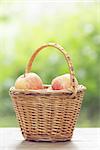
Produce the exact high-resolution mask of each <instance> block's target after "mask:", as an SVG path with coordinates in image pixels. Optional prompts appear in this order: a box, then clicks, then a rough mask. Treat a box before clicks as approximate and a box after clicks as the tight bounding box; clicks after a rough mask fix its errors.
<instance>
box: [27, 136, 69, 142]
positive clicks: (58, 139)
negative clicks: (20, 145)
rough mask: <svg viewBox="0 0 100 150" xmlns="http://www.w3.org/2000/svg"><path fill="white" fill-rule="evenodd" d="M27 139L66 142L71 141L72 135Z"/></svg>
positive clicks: (28, 139)
mask: <svg viewBox="0 0 100 150" xmlns="http://www.w3.org/2000/svg"><path fill="white" fill-rule="evenodd" d="M24 138H25V140H26V141H33V142H66V141H70V140H71V138H72V136H71V137H61V138H60V137H59V138H58V137H53V138H50V137H25V136H24Z"/></svg>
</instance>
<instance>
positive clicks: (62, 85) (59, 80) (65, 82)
mask: <svg viewBox="0 0 100 150" xmlns="http://www.w3.org/2000/svg"><path fill="white" fill-rule="evenodd" d="M51 85H52V89H53V90H62V89H69V88H71V82H70V74H64V75H61V76H58V77H56V78H55V79H53V80H52V83H51ZM75 85H76V86H78V81H77V79H76V78H75Z"/></svg>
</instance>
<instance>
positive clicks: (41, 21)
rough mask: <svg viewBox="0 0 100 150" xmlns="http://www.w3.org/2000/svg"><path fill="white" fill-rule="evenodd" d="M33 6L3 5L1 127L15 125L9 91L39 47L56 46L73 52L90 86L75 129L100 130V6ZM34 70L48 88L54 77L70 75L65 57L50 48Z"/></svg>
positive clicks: (81, 80) (82, 81) (84, 81)
mask: <svg viewBox="0 0 100 150" xmlns="http://www.w3.org/2000/svg"><path fill="white" fill-rule="evenodd" d="M28 4H29V3H28ZM31 5H32V4H29V5H28V6H27V4H26V5H25V6H23V4H21V3H16V5H15V4H13V2H12V3H8V4H6V5H5V4H4V3H1V5H0V12H1V13H0V68H1V69H0V126H4V127H5V126H17V122H16V119H15V113H14V111H13V108H12V104H11V100H10V97H9V94H8V90H9V88H10V87H11V86H12V85H14V82H15V80H16V78H17V77H18V76H19V75H20V74H23V73H24V69H25V66H26V63H27V61H28V59H29V57H30V56H31V54H32V53H33V52H34V50H35V49H36V48H37V47H39V46H40V45H41V44H44V43H46V42H57V43H59V44H61V45H62V46H63V47H64V48H65V49H66V51H68V52H69V53H70V55H71V58H72V60H73V64H74V68H75V73H76V77H77V79H78V81H79V83H80V84H83V85H85V86H86V87H87V91H86V94H85V98H84V101H83V106H82V109H81V114H80V118H79V121H78V124H77V126H81V127H98V126H99V124H100V121H99V117H100V26H99V23H100V20H99V15H98V14H99V5H98V4H96V3H94V4H92V5H90V6H87V5H86V6H85V5H83V4H80V3H79V4H75V5H73V7H72V6H70V5H69V4H63V3H62V5H61V4H59V5H58V4H54V5H52V4H51V3H50V4H48V3H44V4H39V3H37V4H35V3H34V4H33V6H34V7H33V8H32V6H31ZM34 8H35V10H33V9H34ZM38 8H39V9H38ZM69 8H70V9H69ZM30 14H31V15H30ZM32 71H33V72H36V73H38V74H39V75H40V77H41V78H42V80H43V81H44V83H46V84H50V82H51V80H52V79H53V78H54V77H56V76H58V75H61V74H64V73H66V72H68V71H69V70H68V67H67V65H66V62H65V60H64V58H63V56H62V55H61V54H60V53H59V52H58V51H57V50H56V49H53V48H48V49H45V50H43V51H42V52H41V53H40V54H39V55H38V56H37V58H36V60H35V61H34V63H33V69H32Z"/></svg>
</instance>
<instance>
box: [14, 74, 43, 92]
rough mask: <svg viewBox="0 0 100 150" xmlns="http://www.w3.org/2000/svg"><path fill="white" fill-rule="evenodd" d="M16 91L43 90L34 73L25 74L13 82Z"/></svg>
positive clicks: (39, 80) (40, 81)
mask: <svg viewBox="0 0 100 150" xmlns="http://www.w3.org/2000/svg"><path fill="white" fill-rule="evenodd" d="M15 88H16V89H32V90H39V89H43V83H42V80H41V78H40V77H39V76H38V75H37V74H36V73H26V74H25V75H21V76H19V77H18V78H17V80H16V82H15Z"/></svg>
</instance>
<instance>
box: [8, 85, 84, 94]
mask: <svg viewBox="0 0 100 150" xmlns="http://www.w3.org/2000/svg"><path fill="white" fill-rule="evenodd" d="M50 86H51V85H47V84H44V87H45V89H42V90H41V89H40V90H29V89H28V90H24V89H15V87H14V86H12V87H11V88H10V89H9V92H10V93H13V92H15V93H16V92H17V93H18V94H21V93H22V94H29V93H30V94H44V95H45V94H72V93H73V92H72V91H71V90H48V89H47V88H48V87H50ZM85 90H86V87H85V86H84V85H78V87H77V93H79V92H83V91H85Z"/></svg>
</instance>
